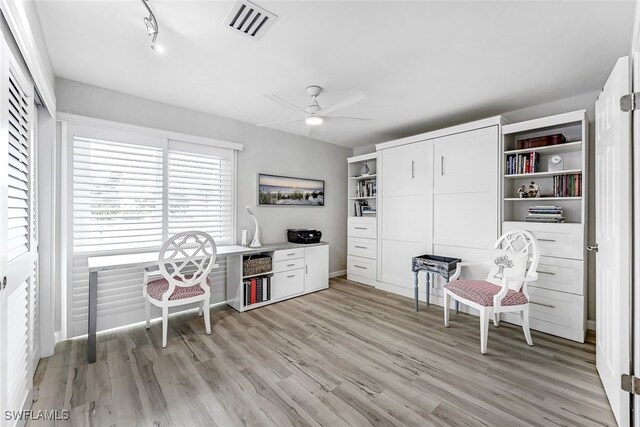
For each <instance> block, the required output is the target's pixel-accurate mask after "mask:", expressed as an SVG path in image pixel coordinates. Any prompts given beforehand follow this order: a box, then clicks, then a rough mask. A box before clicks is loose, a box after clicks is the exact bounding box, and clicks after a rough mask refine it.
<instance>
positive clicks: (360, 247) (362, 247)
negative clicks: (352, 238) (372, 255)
mask: <svg viewBox="0 0 640 427" xmlns="http://www.w3.org/2000/svg"><path fill="white" fill-rule="evenodd" d="M355 247H356V248H358V249H367V247H366V246H358V245H356V246H355Z"/></svg>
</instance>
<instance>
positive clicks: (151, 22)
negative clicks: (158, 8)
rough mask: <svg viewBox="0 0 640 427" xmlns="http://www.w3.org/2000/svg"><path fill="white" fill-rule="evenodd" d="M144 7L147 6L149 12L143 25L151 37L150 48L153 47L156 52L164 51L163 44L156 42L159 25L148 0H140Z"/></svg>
mask: <svg viewBox="0 0 640 427" xmlns="http://www.w3.org/2000/svg"><path fill="white" fill-rule="evenodd" d="M140 1H142V4H143V5H144V7H146V8H147V11H148V12H149V17H148V18H147V17H145V18H144V20H143V21H144V26H145V27H147V32H148V33H149V35H150V36H151V37H152V38H151V49H153V50H154V51H155V52H157V53H163V52H164V46H163V45H161V44H160V43H159V42H158V34H159V33H160V27H159V26H158V20H157V19H156V15H154V13H153V11H152V10H151V7H149V0H140Z"/></svg>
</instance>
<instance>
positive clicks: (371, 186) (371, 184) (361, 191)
mask: <svg viewBox="0 0 640 427" xmlns="http://www.w3.org/2000/svg"><path fill="white" fill-rule="evenodd" d="M376 192H377V185H376V181H375V180H372V181H358V182H357V183H356V195H355V197H375V195H376Z"/></svg>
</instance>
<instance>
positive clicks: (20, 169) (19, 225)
mask: <svg viewBox="0 0 640 427" xmlns="http://www.w3.org/2000/svg"><path fill="white" fill-rule="evenodd" d="M8 105H9V116H8V117H9V188H8V196H9V200H8V202H9V212H8V230H7V231H8V238H9V247H8V261H9V262H11V261H13V260H15V259H16V258H18V257H19V256H20V255H24V254H25V253H27V252H29V246H30V235H29V228H30V227H29V224H30V220H31V218H30V212H29V210H30V209H29V208H30V207H29V192H30V191H29V186H30V183H29V172H30V169H29V156H30V153H29V147H30V145H29V138H30V135H29V123H28V117H29V110H28V109H29V106H28V101H27V97H26V96H25V95H24V92H22V91H21V90H20V87H19V85H18V83H17V81H16V79H15V77H14V76H13V75H12V74H9V103H8Z"/></svg>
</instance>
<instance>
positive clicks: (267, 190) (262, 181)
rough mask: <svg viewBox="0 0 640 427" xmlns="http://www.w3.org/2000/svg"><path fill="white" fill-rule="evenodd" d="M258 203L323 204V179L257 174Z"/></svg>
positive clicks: (285, 204) (276, 204)
mask: <svg viewBox="0 0 640 427" xmlns="http://www.w3.org/2000/svg"><path fill="white" fill-rule="evenodd" d="M258 204H259V205H270V206H324V181H323V180H318V179H306V178H292V177H288V176H279V175H267V174H263V173H261V174H258Z"/></svg>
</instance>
